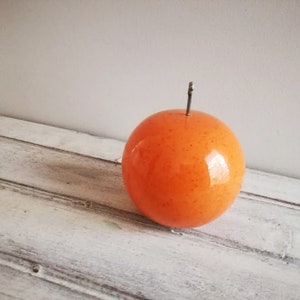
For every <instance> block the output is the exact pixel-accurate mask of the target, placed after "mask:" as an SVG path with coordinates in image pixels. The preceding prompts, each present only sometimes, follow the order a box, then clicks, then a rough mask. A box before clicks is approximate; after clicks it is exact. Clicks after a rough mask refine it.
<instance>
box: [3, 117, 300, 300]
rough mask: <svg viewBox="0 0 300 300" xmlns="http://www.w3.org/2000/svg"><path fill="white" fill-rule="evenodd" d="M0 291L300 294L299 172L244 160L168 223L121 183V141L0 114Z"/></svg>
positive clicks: (136, 295) (120, 295)
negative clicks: (206, 197)
mask: <svg viewBox="0 0 300 300" xmlns="http://www.w3.org/2000/svg"><path fill="white" fill-rule="evenodd" d="M0 143H1V146H0V299H1V300H6V299H34V300H38V299H155V300H163V299H172V300H173V299H268V300H269V299H284V300H288V299H300V181H299V180H296V179H292V178H287V177H283V176H278V175H273V174H268V173H263V172H259V171H255V170H249V169H248V170H247V173H246V178H245V182H244V185H243V188H242V191H241V193H240V195H239V197H238V199H237V200H236V201H235V203H234V204H233V205H232V207H231V208H230V209H229V210H228V211H227V212H226V213H225V214H224V215H223V216H222V217H220V218H219V219H217V220H216V221H214V222H213V223H210V224H208V225H206V226H202V227H199V228H194V229H187V230H172V229H169V228H166V227H162V226H159V225H157V224H154V223H152V222H151V221H149V220H148V219H146V218H145V217H143V216H142V215H140V214H139V212H138V211H137V210H136V208H135V207H134V205H133V204H132V203H131V201H130V199H129V197H128V195H127V194H126V192H125V190H124V186H123V183H122V178H121V165H120V161H121V156H122V150H123V146H124V143H123V142H119V141H115V140H112V139H106V138H99V137H96V136H91V135H87V134H83V133H79V132H75V131H70V130H65V129H59V128H55V127H50V126H45V125H40V124H35V123H31V122H26V121H21V120H16V119H12V118H7V117H0Z"/></svg>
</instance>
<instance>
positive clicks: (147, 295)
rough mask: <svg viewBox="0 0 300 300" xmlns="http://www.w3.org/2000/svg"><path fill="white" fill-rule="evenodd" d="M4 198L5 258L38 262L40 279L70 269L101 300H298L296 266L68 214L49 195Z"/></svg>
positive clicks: (121, 222)
mask: <svg viewBox="0 0 300 300" xmlns="http://www.w3.org/2000/svg"><path fill="white" fill-rule="evenodd" d="M0 199H1V206H0V214H1V215H4V213H5V215H6V218H5V219H4V218H2V219H1V221H0V228H1V234H0V236H1V243H0V245H1V246H0V251H1V252H5V253H9V254H10V255H14V256H16V257H22V258H23V259H26V260H28V261H32V262H34V264H37V265H38V266H39V268H40V269H41V271H40V272H41V275H40V276H42V270H43V269H45V270H47V268H49V267H48V266H50V268H53V269H55V270H56V271H57V272H58V273H59V272H61V273H65V272H66V269H67V273H68V274H70V277H71V278H72V277H75V278H81V280H82V284H83V285H87V286H88V287H89V289H90V294H93V295H95V296H98V297H99V298H101V296H102V293H103V294H104V291H103V290H101V287H106V288H107V289H106V292H107V290H109V289H108V287H111V290H112V291H113V292H118V294H119V295H120V296H121V297H125V296H127V297H130V298H135V297H137V298H143V299H201V298H205V299H251V298H254V297H258V298H259V299H269V298H272V299H283V298H284V299H296V297H297V295H299V293H300V286H299V281H300V273H299V267H298V266H295V265H294V264H287V263H286V262H284V261H280V260H277V259H273V258H271V257H268V258H266V257H263V256H261V255H259V254H257V253H247V252H243V251H240V250H239V249H230V248H226V250H225V249H224V247H223V246H222V245H218V244H216V243H214V242H211V241H209V240H207V239H203V238H202V237H198V236H196V235H188V234H187V235H179V234H176V233H172V232H171V231H169V230H165V229H163V228H158V227H156V226H152V225H151V224H146V223H142V224H141V223H140V222H135V221H133V220H131V219H128V218H123V217H122V216H117V215H113V214H109V213H105V212H104V213H102V212H100V211H99V212H98V213H97V214H95V213H94V212H92V211H90V210H86V209H77V208H74V207H72V206H67V207H66V206H65V205H63V204H62V203H59V202H54V201H51V198H49V199H48V200H46V198H45V195H43V197H41V198H40V197H39V196H38V194H36V195H35V197H32V196H31V195H24V194H21V193H18V192H16V191H10V190H7V189H2V190H1V191H0ZM50 271H51V270H50ZM50 271H49V272H48V273H50ZM55 278H56V276H53V281H55V280H56V279H55ZM47 280H48V281H49V280H50V281H51V276H50V277H48V278H47ZM65 281H66V280H65ZM60 283H61V284H62V285H63V284H64V282H60ZM249 283H250V284H249ZM96 288H97V289H96ZM97 293H98V294H97Z"/></svg>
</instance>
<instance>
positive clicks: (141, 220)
mask: <svg viewBox="0 0 300 300" xmlns="http://www.w3.org/2000/svg"><path fill="white" fill-rule="evenodd" d="M0 189H7V190H11V191H14V192H17V193H20V194H24V195H30V196H32V197H37V198H42V199H44V200H46V201H51V202H57V203H59V204H62V205H64V206H66V207H72V208H76V209H83V210H88V211H91V212H94V213H105V214H108V215H111V216H114V217H116V218H120V219H123V220H130V221H131V222H135V223H137V224H140V225H143V226H146V227H151V228H152V229H154V230H158V231H164V232H169V233H171V234H176V235H182V236H183V235H184V236H185V237H186V238H196V239H199V240H201V241H204V242H207V243H210V244H213V245H218V246H222V247H226V248H230V249H236V250H239V251H242V252H245V253H252V254H254V255H258V256H263V257H265V258H271V259H275V260H280V261H283V262H285V263H287V264H294V265H296V266H298V267H300V258H297V257H292V256H289V255H287V254H286V253H282V254H280V253H274V252H272V251H267V250H262V249H259V248H255V247H250V246H247V245H244V244H242V243H240V242H238V241H234V240H231V239H225V238H222V237H220V236H217V235H213V234H210V233H209V232H205V230H204V231H202V230H201V227H198V228H190V229H178V228H168V227H165V226H162V225H159V224H157V223H154V222H152V221H151V220H149V219H148V218H146V217H144V216H143V215H141V214H139V213H135V212H130V211H124V210H121V209H117V208H114V207H111V206H107V205H104V204H100V203H97V202H93V201H89V200H84V199H82V198H75V197H70V196H67V195H60V194H57V193H51V192H48V191H46V190H41V189H38V188H35V187H32V186H27V185H20V184H18V183H15V182H11V181H5V180H2V179H0Z"/></svg>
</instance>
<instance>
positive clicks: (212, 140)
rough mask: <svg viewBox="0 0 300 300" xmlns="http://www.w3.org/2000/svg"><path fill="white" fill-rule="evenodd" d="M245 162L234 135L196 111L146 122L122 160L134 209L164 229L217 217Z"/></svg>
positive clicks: (228, 201)
mask: <svg viewBox="0 0 300 300" xmlns="http://www.w3.org/2000/svg"><path fill="white" fill-rule="evenodd" d="M244 172H245V162H244V156H243V152H242V149H241V146H240V144H239V142H238V140H237V138H236V137H235V135H234V134H233V132H232V131H231V130H230V129H229V128H228V127H227V126H226V125H225V124H224V123H223V122H221V121H220V120H218V119H217V118H215V117H213V116H211V115H209V114H206V113H203V112H199V111H192V112H191V115H189V116H187V115H186V114H185V110H167V111H162V112H159V113H156V114H154V115H151V116H150V117H148V118H146V119H145V120H144V121H143V122H142V123H141V124H140V125H139V126H138V127H136V129H135V130H134V131H133V132H132V134H131V136H130V137H129V139H128V141H127V143H126V146H125V149H124V153H123V159H122V175H123V181H124V184H125V187H126V189H127V191H128V193H129V195H130V197H131V199H132V201H133V202H134V203H135V205H136V206H137V208H138V209H139V210H140V211H141V212H142V213H143V214H144V215H145V216H147V217H148V218H150V219H151V220H153V221H155V222H157V223H159V224H162V225H165V226H169V227H175V228H185V227H196V226H200V225H203V224H205V223H208V222H210V221H212V220H213V219H215V218H217V217H218V216H219V215H221V214H222V213H223V212H224V211H225V210H226V209H227V208H228V207H229V206H230V204H231V203H232V202H233V201H234V199H235V198H236V196H237V194H238V193H239V191H240V188H241V184H242V180H243V175H244Z"/></svg>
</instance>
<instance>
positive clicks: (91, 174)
mask: <svg viewBox="0 0 300 300" xmlns="http://www.w3.org/2000/svg"><path fill="white" fill-rule="evenodd" d="M0 155H1V157H2V161H1V168H0V178H2V179H4V180H6V181H8V182H17V183H20V184H23V185H26V186H29V187H34V188H36V189H40V190H43V191H48V192H51V193H54V194H58V195H64V196H66V197H73V198H76V199H81V200H83V201H85V203H86V205H87V206H90V205H91V203H99V204H101V205H105V206H108V207H112V208H115V209H118V210H123V211H127V212H130V213H134V214H138V211H137V209H136V208H135V206H134V205H133V204H132V202H131V201H130V199H129V197H128V196H127V193H126V192H125V190H124V187H123V183H122V177H121V170H120V165H117V164H113V163H110V162H106V161H103V160H98V159H94V158H89V157H83V156H79V155H75V154H73V153H66V152H61V151H56V150H53V149H48V148H44V147H39V146H36V145H31V144H27V143H23V142H19V141H14V140H10V139H5V138H0ZM20 166H22V167H20ZM28 174H30V176H28ZM3 186H5V185H3ZM94 206H95V205H94ZM299 217H300V210H299V207H298V206H288V207H286V206H285V204H284V203H283V204H282V203H280V205H276V203H275V204H274V203H273V202H265V201H259V199H258V200H254V201H253V200H252V199H251V198H250V199H249V198H247V195H246V194H245V195H243V197H240V198H239V199H238V200H237V201H236V202H235V203H234V205H233V206H232V207H231V208H230V209H229V210H228V211H227V212H226V213H225V214H224V215H223V216H222V217H221V218H219V219H218V220H216V221H214V222H213V223H211V224H208V225H206V226H203V227H199V228H197V229H195V230H196V231H197V232H199V233H202V234H207V235H209V236H210V238H214V239H217V240H218V242H219V243H223V245H224V246H227V247H231V248H240V249H243V251H252V252H261V253H263V254H264V255H269V256H273V257H278V258H282V259H284V260H286V261H289V262H296V263H298V262H299V260H300V251H299V249H300V223H299ZM178 232H180V233H185V232H186V231H178Z"/></svg>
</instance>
